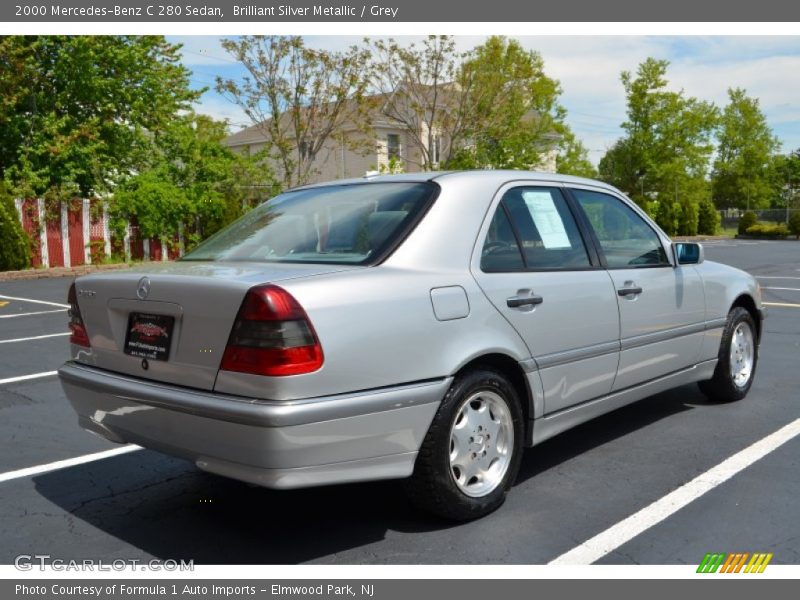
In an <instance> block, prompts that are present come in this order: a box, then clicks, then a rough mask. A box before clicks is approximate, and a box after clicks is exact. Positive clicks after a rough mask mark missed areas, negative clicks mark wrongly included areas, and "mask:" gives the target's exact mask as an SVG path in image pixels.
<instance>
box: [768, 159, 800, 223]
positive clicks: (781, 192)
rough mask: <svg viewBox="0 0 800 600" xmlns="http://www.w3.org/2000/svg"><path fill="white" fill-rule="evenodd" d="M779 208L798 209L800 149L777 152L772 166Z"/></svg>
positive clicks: (799, 195)
mask: <svg viewBox="0 0 800 600" xmlns="http://www.w3.org/2000/svg"><path fill="white" fill-rule="evenodd" d="M771 171H772V173H773V174H774V184H775V188H776V194H775V198H776V200H777V202H776V203H775V204H776V206H777V207H778V208H786V209H797V208H800V206H798V205H797V204H798V202H797V199H798V197H800V149H797V150H794V151H792V152H790V153H789V154H786V155H784V154H776V155H775V156H774V157H773V163H772V168H771Z"/></svg>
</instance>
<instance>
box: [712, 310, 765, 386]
mask: <svg viewBox="0 0 800 600" xmlns="http://www.w3.org/2000/svg"><path fill="white" fill-rule="evenodd" d="M756 331H757V330H756V324H755V321H754V320H753V316H752V315H751V314H750V313H749V312H748V311H747V310H746V309H744V308H742V307H741V306H737V307H735V308H733V310H731V312H730V313H728V321H727V322H726V323H725V329H724V330H723V332H722V341H721V343H720V347H719V357H718V361H717V368H716V369H715V370H714V376H713V377H712V378H711V379H709V380H708V381H701V382H699V383H698V385H699V386H700V390H701V391H702V392H703V393H704V394H705V395H706V396H707V397H708V398H709V399H710V400H713V401H715V402H734V401H736V400H741V399H742V398H744V397H745V396H746V395H747V392H748V391H750V386H752V385H753V378H754V377H755V374H756V365H757V364H758V339H757V337H756V335H757V334H756Z"/></svg>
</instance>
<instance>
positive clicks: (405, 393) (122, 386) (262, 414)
mask: <svg viewBox="0 0 800 600" xmlns="http://www.w3.org/2000/svg"><path fill="white" fill-rule="evenodd" d="M58 376H59V378H60V379H61V381H62V383H63V384H66V385H71V386H75V387H77V388H79V389H80V388H83V389H88V390H91V391H93V392H96V393H100V394H107V395H109V396H114V397H116V398H119V399H121V400H125V401H128V402H135V403H137V404H143V405H146V406H153V407H157V408H163V409H165V410H174V411H178V412H183V413H188V414H191V415H195V416H199V417H206V418H210V419H219V420H222V421H228V422H231V423H240V424H243V425H254V426H257V427H285V426H290V425H305V424H308V423H317V422H320V421H329V420H332V419H344V418H348V417H355V416H359V415H365V414H371V413H376V412H383V411H390V410H397V409H401V408H407V407H410V406H417V405H422V404H430V403H433V402H440V401H441V400H442V398H443V397H444V394H445V392H446V391H447V389H448V388H449V387H450V383H451V381H452V377H448V378H442V379H436V380H427V381H419V382H412V383H407V384H402V385H397V386H393V387H387V388H378V389H372V390H364V391H360V392H353V393H349V394H339V395H335V396H324V397H319V398H307V399H303V400H286V401H276V400H254V399H251V398H245V397H243V396H231V395H227V394H218V393H214V392H207V391H204V390H195V389H191V388H184V387H180V386H175V385H168V384H161V383H157V382H153V381H148V380H145V379H137V378H134V377H128V376H124V375H119V374H116V373H110V372H108V371H103V370H101V369H96V368H91V367H86V366H83V365H79V364H77V363H75V362H67V363H65V364H64V365H63V366H62V367H61V368H60V369H59V370H58Z"/></svg>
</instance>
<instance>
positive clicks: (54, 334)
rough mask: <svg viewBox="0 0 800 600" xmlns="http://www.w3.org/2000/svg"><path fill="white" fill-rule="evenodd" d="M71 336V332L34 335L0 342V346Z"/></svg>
mask: <svg viewBox="0 0 800 600" xmlns="http://www.w3.org/2000/svg"><path fill="white" fill-rule="evenodd" d="M64 335H69V331H65V332H64V333H48V334H47V335H34V336H33V337H25V338H15V339H13V340H0V344H13V343H14V342H28V341H30V340H43V339H45V338H52V337H61V336H64Z"/></svg>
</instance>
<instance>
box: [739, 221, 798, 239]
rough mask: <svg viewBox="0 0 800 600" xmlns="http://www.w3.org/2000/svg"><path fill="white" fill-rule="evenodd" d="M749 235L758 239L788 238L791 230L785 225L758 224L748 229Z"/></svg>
mask: <svg viewBox="0 0 800 600" xmlns="http://www.w3.org/2000/svg"><path fill="white" fill-rule="evenodd" d="M746 233H747V235H754V236H758V237H786V236H787V235H789V228H788V227H786V225H784V224H783V223H778V224H777V225H773V224H771V223H756V224H755V225H752V226H750V227H748V228H747V231H746Z"/></svg>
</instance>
